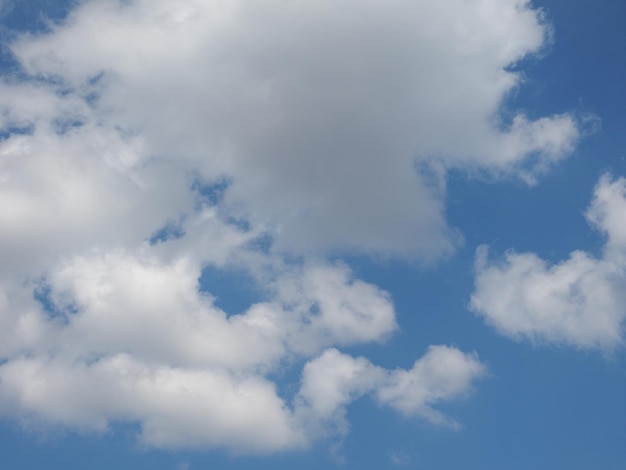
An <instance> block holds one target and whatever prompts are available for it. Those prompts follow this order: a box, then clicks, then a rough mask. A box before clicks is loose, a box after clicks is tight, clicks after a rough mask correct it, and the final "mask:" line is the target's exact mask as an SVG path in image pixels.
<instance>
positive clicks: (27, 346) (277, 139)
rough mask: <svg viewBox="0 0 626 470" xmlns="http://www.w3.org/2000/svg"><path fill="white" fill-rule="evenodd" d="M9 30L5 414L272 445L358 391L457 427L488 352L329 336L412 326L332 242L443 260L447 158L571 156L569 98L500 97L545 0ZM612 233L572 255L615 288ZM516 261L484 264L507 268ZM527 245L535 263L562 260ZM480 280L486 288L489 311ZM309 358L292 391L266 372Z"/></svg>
mask: <svg viewBox="0 0 626 470" xmlns="http://www.w3.org/2000/svg"><path fill="white" fill-rule="evenodd" d="M12 37H13V39H12V41H11V43H10V44H8V45H7V47H8V48H9V49H10V50H11V51H12V54H13V58H14V60H15V61H16V64H17V66H16V68H15V71H16V73H15V75H6V76H4V77H3V79H2V80H1V81H0V126H1V132H0V413H2V415H4V416H12V417H14V418H15V419H18V420H33V421H35V422H39V423H43V424H49V423H52V424H57V425H64V426H69V427H72V428H75V429H88V430H95V431H103V430H106V429H107V428H108V426H109V425H110V424H111V423H114V422H120V421H121V422H135V423H139V425H140V429H141V431H140V439H141V440H143V441H144V442H145V443H147V444H150V445H155V446H162V447H180V446H194V447H213V446H220V447H226V448H229V449H232V450H234V451H237V452H260V453H263V452H271V451H276V450H280V449H288V448H301V447H306V446H307V445H308V444H310V443H311V442H312V441H313V440H315V439H317V438H321V437H323V436H325V435H328V433H333V432H339V433H342V432H345V430H347V428H348V424H347V422H346V421H345V409H346V407H347V406H348V405H349V404H350V403H351V402H352V401H353V400H354V399H356V398H358V397H359V396H362V395H369V396H370V397H372V399H373V400H374V401H375V402H377V403H379V404H380V405H383V406H388V407H390V408H392V409H394V410H396V411H397V412H399V413H402V414H405V415H409V416H416V417H423V418H426V419H428V420H430V421H432V422H434V423H444V424H445V423H448V424H450V423H452V424H453V421H452V420H451V418H448V417H445V416H444V415H442V414H441V413H440V412H439V411H437V409H436V406H437V404H438V403H440V402H441V401H443V400H448V399H453V398H456V397H459V396H462V395H464V394H465V393H466V392H467V391H468V390H469V389H470V388H471V385H472V384H473V383H474V381H475V380H476V379H477V378H478V377H480V376H481V375H482V374H483V373H484V367H483V366H482V365H481V363H480V361H479V360H478V359H477V357H476V356H475V355H473V354H471V353H464V352H461V351H459V350H457V349H454V348H449V347H446V346H434V347H432V348H430V349H429V350H428V351H427V353H426V354H425V355H424V356H423V357H422V358H418V359H417V361H416V362H415V365H414V366H413V367H412V368H410V369H408V370H386V369H383V368H380V367H378V366H375V365H373V364H372V363H371V362H369V360H367V359H366V358H354V357H351V356H348V355H346V354H344V353H341V352H339V350H338V349H337V348H341V347H345V346H349V345H355V344H360V343H367V342H384V341H386V340H388V339H389V338H390V336H391V335H392V334H393V332H394V331H395V330H396V329H397V327H398V325H397V321H396V315H395V311H394V307H393V303H392V299H391V298H390V296H389V294H388V293H386V292H384V291H382V290H381V289H379V288H378V287H377V286H375V285H372V284H370V283H366V282H364V281H362V280H360V279H357V278H356V277H355V276H354V275H353V273H352V272H351V270H350V268H349V266H347V265H345V264H342V263H341V262H335V261H332V262H331V261H329V258H328V255H333V257H335V258H336V256H334V255H337V254H341V253H346V252H350V253H365V254H374V255H377V256H378V255H381V254H382V255H384V256H406V257H410V258H411V259H420V260H435V259H437V258H439V257H441V256H444V255H446V254H449V253H451V252H452V251H453V250H454V248H455V246H457V245H458V244H459V243H460V240H461V238H462V237H461V236H460V235H459V234H458V232H457V231H456V230H455V229H454V228H452V227H449V226H448V224H447V221H446V219H445V213H444V207H445V198H446V187H445V180H446V174H447V172H448V171H449V170H451V169H461V170H464V171H467V172H468V173H474V172H482V173H486V174H489V175H492V176H494V177H515V178H521V179H522V180H524V181H526V182H529V183H532V182H533V181H534V180H535V179H536V178H538V177H539V176H540V175H541V174H542V173H543V172H545V171H546V170H547V169H549V168H550V167H551V166H552V165H554V164H556V163H557V162H558V161H559V160H561V159H562V158H564V157H566V156H567V154H568V153H569V152H570V151H571V149H572V148H573V146H574V145H575V143H576V140H577V138H578V128H577V124H576V119H575V117H574V116H571V115H567V114H563V115H556V116H546V117H541V118H539V119H536V120H532V119H529V118H528V117H526V116H524V115H523V114H515V113H512V114H503V113H501V112H500V111H501V108H502V105H503V102H504V100H505V99H506V97H507V95H508V94H509V93H510V92H511V91H512V90H514V89H515V88H516V87H517V86H518V85H519V84H520V83H521V75H520V73H518V72H515V71H514V69H515V66H516V65H517V64H518V63H519V62H520V60H522V59H523V58H524V57H526V56H528V55H529V54H533V53H536V52H538V51H540V50H541V49H542V48H543V47H544V46H545V43H546V40H547V38H548V37H549V28H548V26H546V25H545V24H544V23H543V21H542V17H541V14H540V12H538V11H537V10H534V9H532V8H531V6H530V4H529V3H528V2H527V1H523V0H499V1H484V0H470V1H467V0H453V1H447V2H423V1H409V0H392V1H391V2H390V1H388V0H372V1H369V2H362V1H357V0H339V1H336V0H320V1H316V2H312V1H311V2H290V1H282V0H260V1H252V0H234V1H229V2H223V1H219V0H208V1H207V0H184V1H178V2H171V1H166V0H150V1H147V0H131V1H113V0H86V1H81V2H76V7H75V9H74V10H73V11H71V12H70V14H69V16H68V17H67V18H66V19H64V20H63V21H62V22H60V23H58V24H50V25H49V28H48V29H47V30H46V31H44V32H36V33H29V34H19V33H16V34H15V35H13V36H12ZM615 184H618V183H609V182H605V183H604V184H603V185H601V186H600V189H599V190H598V191H599V192H598V196H597V201H596V203H594V204H595V205H594V208H593V209H592V210H591V212H590V219H591V220H593V221H594V223H597V224H598V225H599V226H600V227H602V228H603V229H605V230H607V232H609V240H610V241H609V243H608V244H607V253H608V252H611V253H612V254H611V256H614V255H613V253H622V251H620V250H621V248H620V246H622V245H621V244H622V241H623V239H624V238H626V237H625V236H624V231H625V229H624V227H623V225H622V224H621V222H620V220H621V219H619V218H616V216H614V215H613V214H614V211H615V210H616V209H615V205H616V204H620V202H619V197H618V196H620V194H621V193H619V191H618V190H617V189H611V188H614V186H613V185H615ZM619 184H622V183H619ZM619 184H618V186H619ZM602 191H605V192H604V193H603V192H602ZM616 195H617V196H616ZM620 197H621V196H620ZM622 203H623V202H622ZM608 256H609V255H607V259H602V260H594V259H592V258H590V257H589V256H586V255H582V254H581V255H576V257H575V258H573V260H572V261H571V262H568V263H571V266H575V268H576V269H577V270H578V271H575V273H578V274H575V275H574V277H576V276H578V278H580V279H581V282H580V283H579V284H580V285H581V286H582V287H580V288H579V291H581V292H583V293H584V292H587V291H586V290H585V289H591V286H596V285H600V286H603V288H604V289H606V290H608V291H611V292H613V291H612V290H611V287H610V286H611V285H612V284H610V283H609V282H608V279H613V277H611V276H613V273H614V269H617V267H616V265H614V264H611V262H610V261H609V259H608ZM615 256H617V255H615ZM511 259H512V260H513V261H509V262H508V264H507V265H505V267H504V268H503V267H502V266H499V267H493V266H491V265H489V267H485V268H484V269H482V270H481V275H483V276H482V277H481V278H480V279H486V278H487V277H489V273H493V272H494V271H493V270H494V269H499V270H500V271H501V272H502V273H503V274H507V273H508V275H509V276H513V275H514V273H516V272H518V271H520V269H518V267H517V261H516V260H517V259H518V258H511ZM519 259H522V258H519ZM524 260H526V262H527V265H529V266H530V267H529V268H528V267H527V268H524V266H522V268H521V272H523V273H526V274H525V275H526V278H527V279H530V280H531V281H532V279H533V276H534V275H535V273H539V274H541V273H544V274H542V275H544V276H548V277H550V275H549V273H548V271H546V269H547V268H545V267H544V266H543V265H542V264H541V263H540V262H539V261H537V260H536V259H535V258H529V259H526V258H524ZM533 263H534V264H533ZM509 266H510V267H515V268H516V269H517V270H514V269H512V268H511V269H509ZM564 266H566V268H567V267H568V266H570V264H566V265H564ZM207 267H210V268H211V269H217V270H220V269H237V270H240V271H241V272H244V273H245V274H246V276H249V277H250V278H251V279H252V280H253V281H254V282H255V283H256V284H257V287H258V289H259V291H260V292H262V296H261V297H262V298H261V299H260V300H258V302H256V303H254V304H253V305H250V306H249V307H247V308H245V309H244V311H242V312H228V311H224V310H223V309H222V308H220V307H218V306H217V305H216V301H215V297H214V292H212V290H213V286H212V285H210V282H209V283H208V284H207V283H203V284H201V283H200V280H201V279H202V273H203V271H204V270H205V269H206V268H207ZM490 269H491V271H490ZM524 269H525V270H524ZM566 270H567V269H564V271H566ZM511 273H512V274H511ZM546 273H548V274H546ZM565 274H567V275H564V280H559V281H558V282H560V283H563V282H565V283H566V282H567V279H569V277H567V276H569V275H570V274H568V273H565ZM578 278H577V279H578ZM605 281H606V282H605ZM484 284H485V285H491V284H492V283H491V282H485V283H484ZM482 285H483V284H480V283H479V286H482ZM555 289H556V290H557V291H558V289H559V288H558V287H557V288H555ZM592 290H593V292H596V290H595V289H592ZM483 291H485V292H486V290H485V288H483V287H480V289H479V294H477V296H476V297H475V305H476V308H477V309H480V310H481V311H483V310H484V311H489V312H493V311H494V307H493V305H495V304H494V302H495V301H491V300H489V299H490V297H489V296H488V295H487V294H486V293H484V292H483ZM480 292H483V294H480ZM559 292H560V291H559ZM512 295H513V294H512ZM549 295H550V294H548V296H549ZM615 295H617V294H615ZM481 299H482V300H481ZM559 299H560V297H559ZM603 299H604V300H602V299H599V300H593V301H594V302H604V303H605V304H607V305H608V307H607V306H606V305H604V304H603V305H604V306H605V307H606V308H605V309H604V311H606V312H614V311H615V309H612V308H613V307H612V306H613V303H611V302H613V301H615V302H617V300H616V297H611V296H608V297H606V298H603ZM607 299H608V300H607ZM611 299H612V300H611ZM558 301H563V302H566V301H567V300H562V299H561V300H558ZM555 302H556V300H555ZM585 302H591V300H585ZM585 305H587V304H585ZM595 306H596V304H593V305H592V306H591V307H589V308H595ZM495 310H498V309H497V308H495ZM586 311H587V310H586V307H585V308H583V309H582V310H581V314H580V317H581V318H583V319H586V314H585V312H586ZM607 315H608V314H607ZM494 317H497V315H495V316H494ZM533 318H534V317H533ZM619 318H621V316H620V315H619V314H618V313H615V314H614V315H608V316H607V317H606V318H605V319H604V320H605V322H604V323H605V326H604V327H597V333H596V336H594V338H592V339H591V343H593V344H595V342H597V341H600V340H601V341H606V338H607V336H606V335H607V333H606V332H607V331H609V330H611V325H613V324H614V323H615V322H616V321H617V319H619ZM533 322H534V323H533ZM504 323H506V322H504ZM531 324H536V322H535V321H534V320H532V321H531ZM573 325H574V326H572V328H573V329H574V330H577V327H576V321H574V322H573ZM516 328H517V329H516ZM533 328H534V327H531V328H530V330H528V329H526V330H525V329H523V328H522V329H521V330H520V329H519V327H514V328H513V331H514V332H518V331H519V332H520V333H526V332H527V331H531V332H534V331H536V330H535V329H533ZM537 331H538V330H537ZM554 331H561V330H558V329H555V330H554ZM559 334H561V333H559ZM567 334H569V333H567ZM598 338H600V339H598ZM302 364H304V366H303V369H302V376H301V380H300V383H299V384H296V392H295V396H291V397H290V396H287V395H286V394H285V393H284V390H283V389H282V388H281V384H280V383H278V382H275V381H273V380H272V377H276V376H280V372H281V371H283V370H285V369H292V368H296V367H299V365H302Z"/></svg>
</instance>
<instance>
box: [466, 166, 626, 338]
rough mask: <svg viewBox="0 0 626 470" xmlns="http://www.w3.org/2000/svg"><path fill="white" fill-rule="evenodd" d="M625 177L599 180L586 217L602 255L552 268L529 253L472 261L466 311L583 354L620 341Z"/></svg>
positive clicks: (578, 256) (580, 256) (483, 255)
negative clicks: (601, 242) (600, 238)
mask: <svg viewBox="0 0 626 470" xmlns="http://www.w3.org/2000/svg"><path fill="white" fill-rule="evenodd" d="M624 214H626V179H624V178H619V179H617V180H612V179H611V177H609V176H604V177H603V178H602V179H601V180H600V182H599V183H598V185H597V187H596V189H595V194H594V199H593V201H592V203H591V206H590V207H589V210H588V211H587V214H586V215H587V219H588V220H589V221H590V222H591V223H592V224H593V225H594V226H595V227H596V228H598V229H599V230H601V231H602V232H603V233H605V234H606V236H607V242H606V244H605V246H604V250H603V253H602V256H601V257H600V258H596V257H594V256H593V255H591V254H589V253H586V252H584V251H575V252H573V253H572V254H571V255H570V257H569V259H567V260H565V261H563V262H561V263H559V264H556V265H553V266H549V265H548V263H546V262H545V261H544V260H542V259H541V258H539V257H538V256H537V255H536V254H534V253H515V252H509V253H507V254H506V255H505V256H504V259H502V260H495V261H490V260H488V259H487V250H486V248H485V247H483V248H481V249H480V250H479V251H478V253H477V257H476V271H477V272H476V289H475V292H474V294H473V296H472V300H471V307H472V309H473V310H474V311H476V312H477V313H478V314H480V315H482V316H484V317H485V319H486V320H487V321H488V322H489V323H490V324H492V325H493V326H494V327H495V328H496V329H497V330H498V331H500V332H501V333H503V334H505V335H507V336H511V337H513V338H518V339H519V338H522V337H527V338H530V339H532V340H535V341H539V342H555V343H567V344H571V345H574V346H577V347H580V348H611V347H615V346H616V345H618V344H621V343H623V327H624V319H625V318H626V307H625V305H626V294H625V293H624V287H625V286H626V256H625V255H626V218H624Z"/></svg>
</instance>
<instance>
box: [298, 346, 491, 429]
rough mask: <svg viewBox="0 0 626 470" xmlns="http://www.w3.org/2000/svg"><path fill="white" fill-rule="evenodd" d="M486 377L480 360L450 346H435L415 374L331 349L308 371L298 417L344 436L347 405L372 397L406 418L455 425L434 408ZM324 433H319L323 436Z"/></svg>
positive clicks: (415, 365)
mask: <svg viewBox="0 0 626 470" xmlns="http://www.w3.org/2000/svg"><path fill="white" fill-rule="evenodd" d="M485 372H486V368H485V366H484V365H483V364H482V363H481V362H480V361H479V360H478V358H477V356H476V355H475V354H464V353H463V352H461V351H459V350H458V349H456V348H451V347H447V346H431V347H430V348H429V349H428V351H427V353H426V354H425V355H424V356H423V357H421V358H420V359H418V360H417V361H415V364H414V365H413V367H412V368H411V369H409V370H403V369H396V370H393V371H389V370H385V369H383V368H380V367H377V366H374V365H373V364H371V363H370V362H369V361H368V360H367V359H365V358H362V357H361V358H353V357H351V356H348V355H345V354H342V353H340V352H339V351H337V350H336V349H330V350H327V351H325V352H324V354H322V355H321V356H320V357H318V358H317V359H315V360H313V361H311V362H309V363H308V364H307V365H306V366H305V367H304V371H303V378H302V387H301V389H300V392H299V394H298V396H297V398H296V403H297V408H296V416H298V417H300V418H302V417H304V419H305V422H306V423H307V424H306V425H307V426H311V424H314V425H315V424H317V426H318V427H319V428H321V429H324V430H327V428H328V427H330V428H331V429H332V430H333V431H334V432H337V433H345V432H346V431H347V429H348V423H347V421H346V419H345V414H346V409H345V407H346V405H347V404H349V403H350V402H352V401H353V400H355V399H356V398H359V397H361V396H363V395H365V394H373V395H374V396H375V397H376V399H377V401H378V403H380V404H381V405H387V406H390V407H392V408H394V409H395V410H396V411H398V412H400V413H402V414H404V415H407V416H421V417H423V418H426V419H428V420H430V421H432V422H435V423H437V424H453V425H454V424H455V423H454V421H452V420H450V419H449V418H447V417H446V416H444V415H443V414H441V413H440V412H438V411H437V410H435V409H434V408H433V406H434V405H437V404H438V403H440V402H443V401H447V400H450V399H453V398H456V397H458V396H459V395H462V394H464V393H467V392H468V391H469V390H470V388H471V386H472V384H473V382H474V381H475V380H476V379H478V378H480V377H482V376H483V375H484V374H485ZM319 428H317V429H316V428H314V431H317V432H319Z"/></svg>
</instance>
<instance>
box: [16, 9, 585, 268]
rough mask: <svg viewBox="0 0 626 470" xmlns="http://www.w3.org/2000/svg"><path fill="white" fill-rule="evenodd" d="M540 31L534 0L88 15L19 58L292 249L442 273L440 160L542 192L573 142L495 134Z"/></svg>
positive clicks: (559, 131)
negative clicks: (422, 261) (406, 260)
mask: <svg viewBox="0 0 626 470" xmlns="http://www.w3.org/2000/svg"><path fill="white" fill-rule="evenodd" d="M547 31H548V29H547V27H546V26H545V25H544V24H543V23H542V20H541V15H540V14H539V13H538V12H537V11H535V10H533V9H531V8H530V6H529V3H528V2H526V1H523V0H506V1H499V2H484V1H477V0H476V1H469V2H468V1H461V0H456V1H453V2H446V3H445V4H439V3H424V2H406V1H400V0H397V1H394V2H392V3H391V4H390V3H389V2H387V1H382V0H376V1H371V2H368V4H367V5H363V3H362V2H357V1H355V0H342V1H340V2H335V1H330V0H324V1H318V2H292V3H290V4H289V5H288V6H286V5H285V4H284V2H279V1H275V0H265V1H262V2H251V1H236V2H230V3H229V4H228V5H225V4H224V3H223V2H218V1H208V2H205V1H203V2H200V1H194V0H188V1H185V2H177V3H176V5H172V4H171V2H167V1H149V2H148V1H145V0H142V1H139V0H135V1H133V2H125V3H114V2H108V1H102V0H94V1H90V2H86V3H85V4H84V5H83V6H81V7H79V8H78V9H77V10H76V11H75V12H74V13H73V14H72V15H71V16H70V18H69V20H68V21H67V22H66V23H65V24H63V25H60V26H59V27H57V28H56V29H55V30H54V32H53V34H47V35H44V36H42V37H40V38H33V37H31V36H28V37H26V38H24V39H22V40H21V41H18V42H17V43H15V44H14V45H13V50H14V52H15V53H16V55H17V57H18V58H19V59H20V61H21V62H22V63H23V64H24V65H25V66H26V68H27V70H28V71H29V72H31V73H33V74H42V75H44V76H50V75H52V76H58V77H60V79H61V80H63V81H64V83H66V84H67V86H70V87H74V89H76V90H77V92H79V93H87V91H86V90H89V89H91V90H92V91H93V92H96V93H97V94H98V95H99V99H98V101H97V104H96V111H97V112H98V114H99V117H100V119H103V120H105V121H106V122H108V123H110V124H112V125H117V126H122V127H123V128H125V129H132V130H133V131H139V132H141V134H142V135H143V136H145V137H146V141H147V145H148V146H149V152H150V153H152V154H155V155H159V156H165V157H168V158H176V160H177V161H178V162H180V161H181V160H183V159H185V158H191V159H192V160H193V161H194V162H193V164H192V165H193V166H194V168H196V169H197V170H198V171H199V172H200V173H201V174H202V175H204V176H205V177H206V178H207V179H209V180H212V179H214V178H217V177H219V176H221V175H223V174H226V175H229V176H230V177H231V178H232V186H231V187H230V188H229V190H228V191H227V193H226V199H225V204H226V206H227V207H228V210H230V211H235V212H236V213H238V214H239V215H240V216H242V217H245V218H247V219H249V220H251V221H253V222H254V223H255V224H263V225H264V226H268V225H269V227H271V228H272V233H273V235H275V236H276V246H278V247H280V248H281V249H284V250H288V251H296V252H301V251H311V250H313V251H318V252H319V251H320V250H321V251H322V252H323V251H325V250H328V249H350V250H356V251H366V252H367V251H374V252H382V253H392V254H398V255H407V254H408V255H412V256H415V255H417V256H421V257H425V258H433V257H436V256H437V255H441V254H445V253H448V252H450V250H452V249H453V248H454V246H455V245H456V244H457V243H458V237H457V236H455V234H454V231H451V230H450V229H449V228H448V227H447V224H446V221H445V218H444V214H443V210H444V199H445V185H444V175H443V174H442V173H441V169H439V170H437V166H436V165H437V164H438V163H437V164H436V163H435V162H443V164H444V168H448V167H459V166H460V167H470V168H474V169H479V170H485V171H488V172H491V173H494V174H511V173H513V174H518V175H519V176H520V177H522V178H524V179H526V180H527V181H530V182H532V181H533V180H534V178H535V177H536V175H537V174H538V173H541V172H543V171H545V169H546V168H548V167H549V166H550V165H552V164H553V163H555V162H557V161H558V160H560V159H561V158H563V157H564V156H565V155H567V154H568V152H570V151H571V149H572V147H573V144H574V143H575V141H576V140H577V135H578V132H577V129H576V125H575V123H574V120H573V118H572V116H569V115H561V116H554V117H545V118H541V119H539V120H537V121H529V120H528V119H527V118H525V117H524V116H522V115H518V116H517V117H515V118H514V119H513V121H512V123H511V124H510V125H507V124H506V123H502V122H499V121H500V118H499V117H498V112H499V107H500V105H501V104H502V101H503V99H504V98H505V97H506V95H507V93H509V92H510V91H511V90H513V89H514V88H515V87H516V86H517V85H518V84H519V83H520V81H521V79H520V75H519V74H518V73H515V72H512V71H511V70H509V69H508V67H509V66H510V65H512V64H515V63H517V62H518V61H519V60H520V59H522V58H523V57H524V56H526V55H528V54H532V53H534V52H536V51H538V50H539V49H541V47H542V46H543V45H544V42H545V38H546V36H547V34H548V33H547ZM94 77H97V80H95V81H94ZM416 163H418V166H419V167H420V168H428V167H430V169H429V170H428V173H429V175H430V176H429V177H426V176H425V175H423V174H420V173H419V172H418V171H416V169H415V167H416ZM433 165H435V166H433ZM331 168H332V170H330V169H331ZM434 175H438V176H437V177H434Z"/></svg>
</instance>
